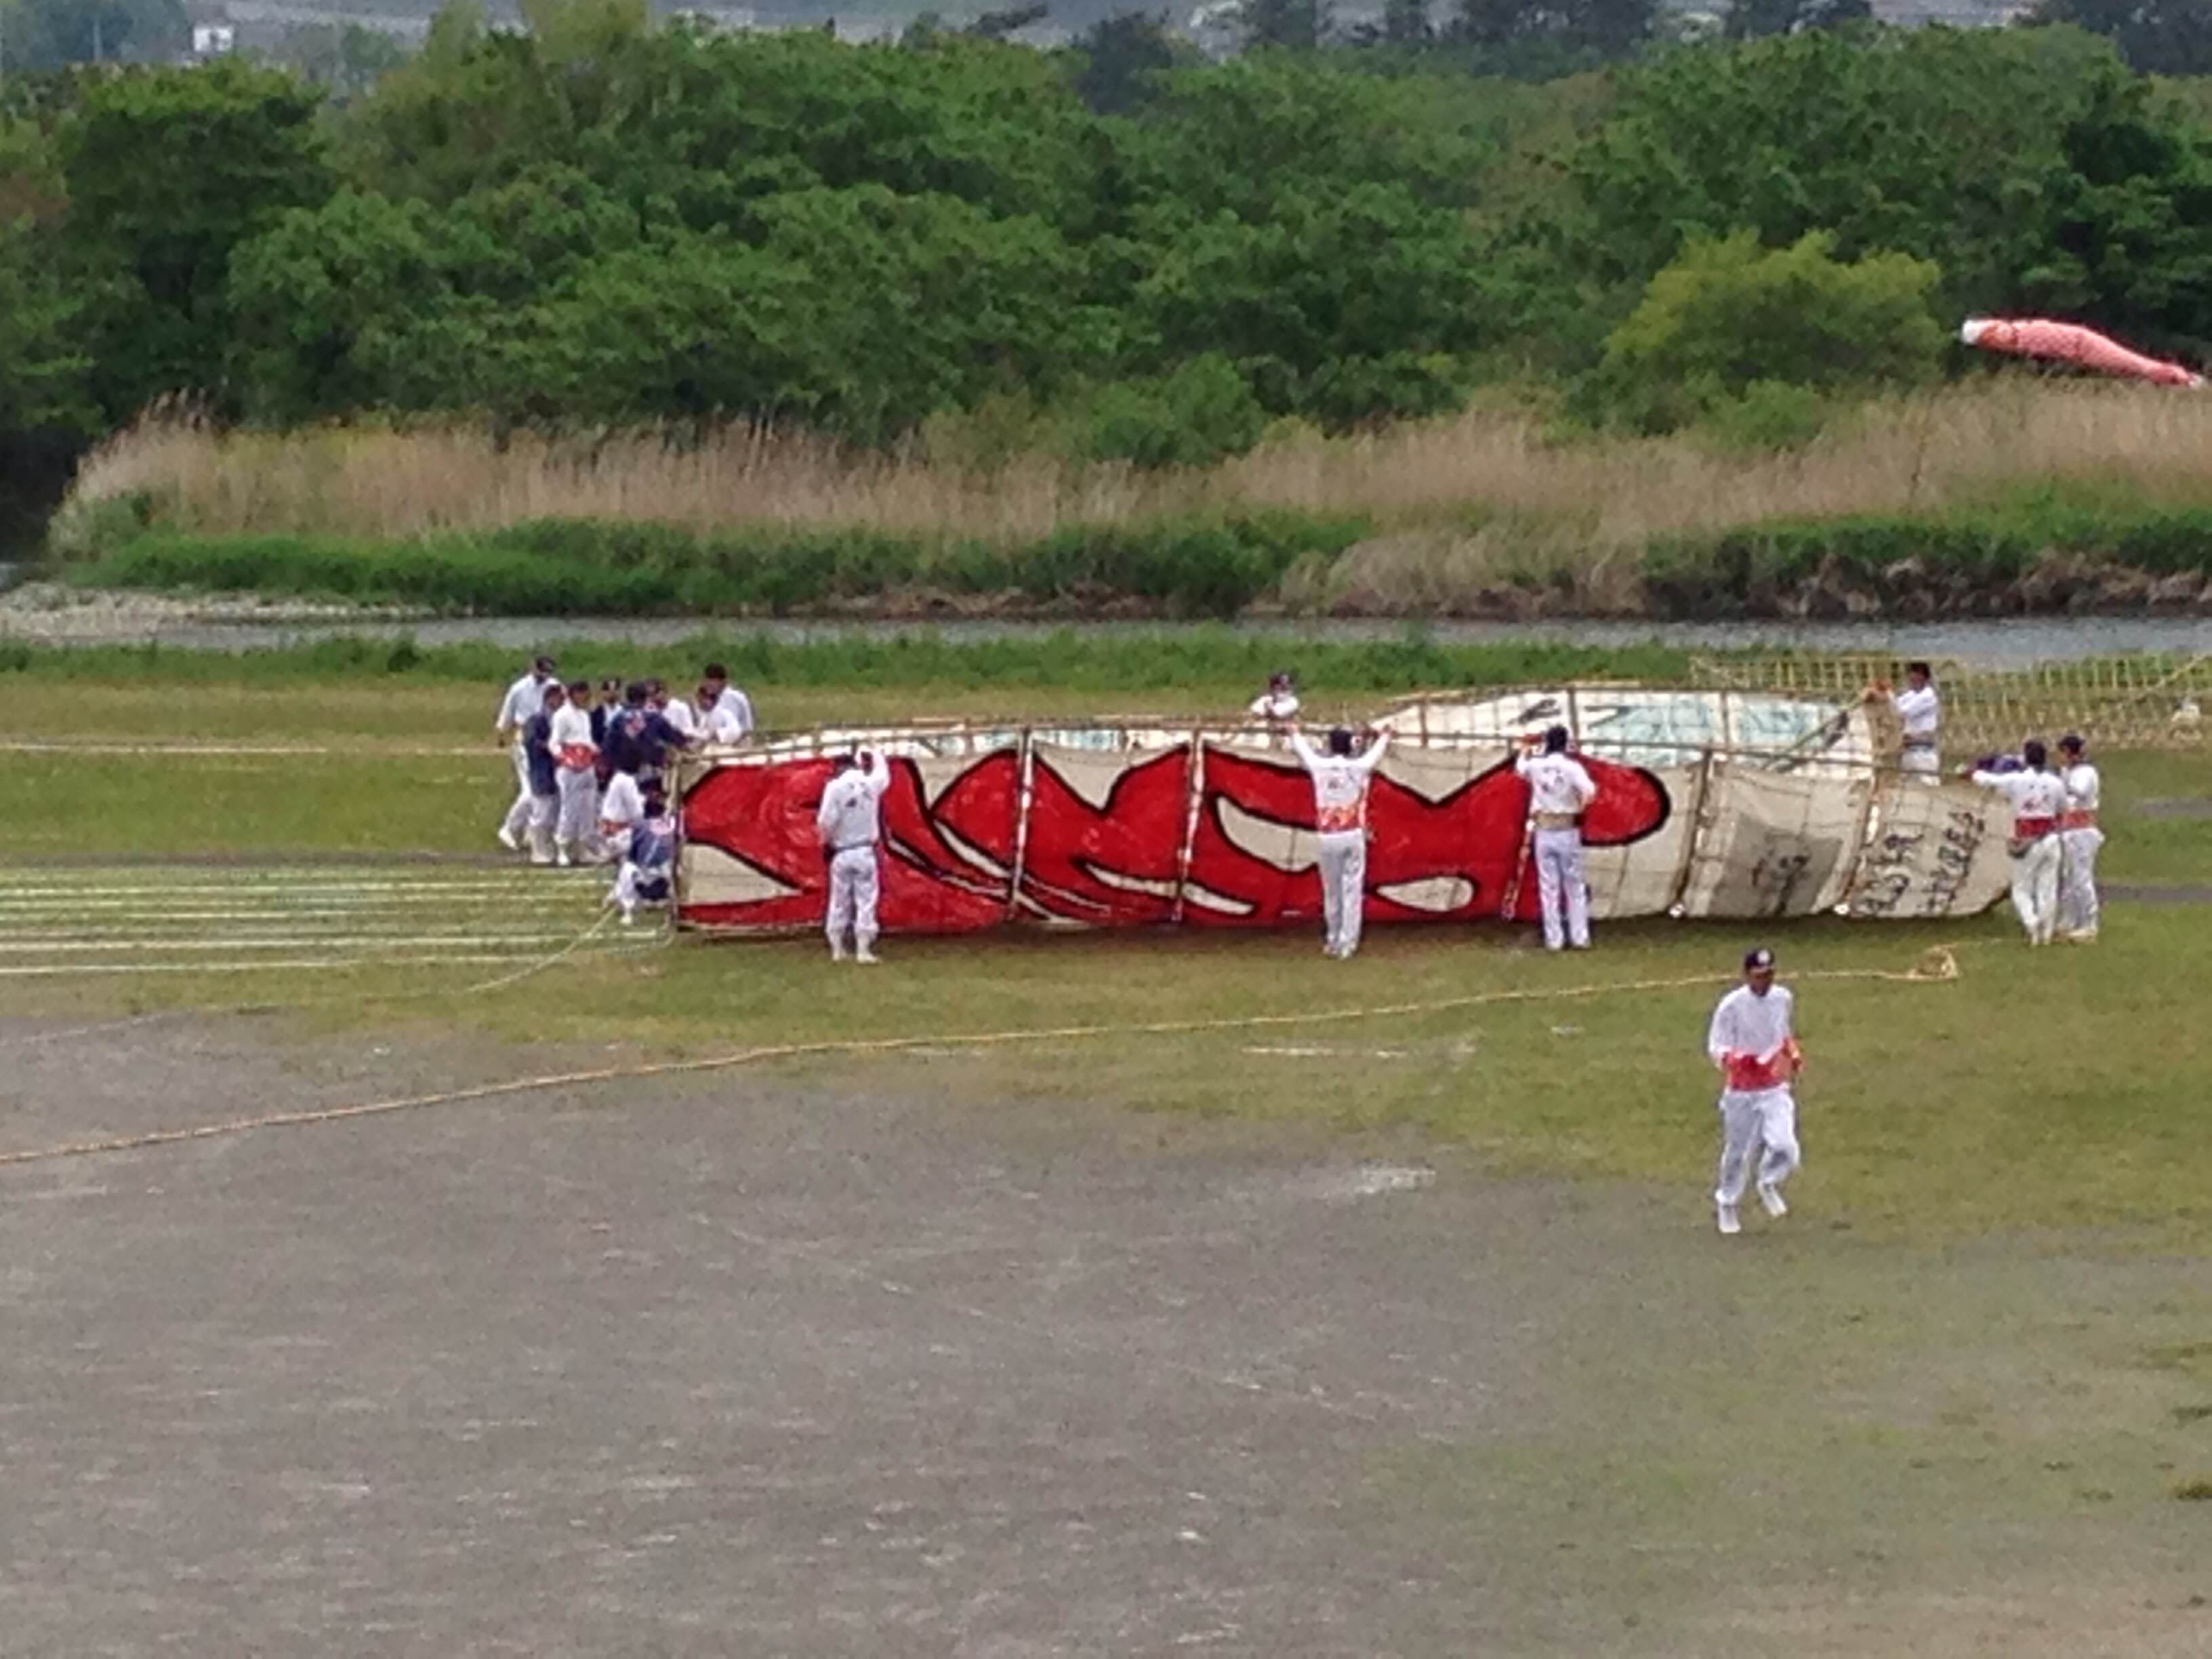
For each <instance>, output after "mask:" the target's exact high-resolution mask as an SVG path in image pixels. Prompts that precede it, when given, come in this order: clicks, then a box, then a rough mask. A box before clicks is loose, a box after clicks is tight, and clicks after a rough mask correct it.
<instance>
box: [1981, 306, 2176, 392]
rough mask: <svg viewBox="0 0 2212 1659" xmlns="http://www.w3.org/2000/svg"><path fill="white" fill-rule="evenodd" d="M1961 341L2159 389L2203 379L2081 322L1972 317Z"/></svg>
mask: <svg viewBox="0 0 2212 1659" xmlns="http://www.w3.org/2000/svg"><path fill="white" fill-rule="evenodd" d="M1959 337H1960V339H1962V340H1964V341H1965V342H1966V343H1967V344H1968V345H1970V346H1979V347H1980V348H1981V349H1983V350H1984V351H2006V352H2010V353H2012V354H2013V355H2014V356H2020V357H2048V358H2051V359H2054V360H2055V361H2057V362H2064V363H2078V364H2080V365H2081V367H2082V368H2093V369H2095V370H2097V371H2098V372H2099V373H2100V374H2118V375H2121V376H2124V377H2125V378H2126V379H2129V380H2149V381H2152V382H2153V383H2154V384H2156V385H2159V386H2203V384H2204V377H2203V375H2201V374H2194V373H2192V372H2191V371H2190V370H2189V369H2187V368H2184V367H2183V366H2182V365H2181V364H2179V363H2172V362H2166V361H2165V360H2164V359H2162V358H2159V357H2146V356H2143V355H2142V353H2141V352H2139V351H2130V350H2129V349H2127V347H2125V346H2124V345H2122V344H2121V343H2119V342H2118V340H2114V339H2110V338H2107V337H2106V336H2104V335H2102V334H2100V333H2098V332H2097V331H2096V330H2094V329H2093V328H2084V327H2082V326H2081V325H2080V324H2079V323H2060V322H2053V321H2052V320H2051V319H2048V318H2045V317H2019V318H2003V317H1973V318H1969V319H1967V321H1966V324H1965V325H1963V326H1961V327H1960V330H1959Z"/></svg>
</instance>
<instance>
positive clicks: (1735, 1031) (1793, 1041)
mask: <svg viewBox="0 0 2212 1659" xmlns="http://www.w3.org/2000/svg"><path fill="white" fill-rule="evenodd" d="M1795 1016H1796V1000H1795V999H1794V998H1792V997H1791V995H1790V993H1789V992H1788V991H1786V990H1784V988H1783V987H1780V986H1778V985H1777V984H1776V983H1775V982H1774V952H1773V951H1769V950H1765V949H1763V948H1762V949H1759V950H1756V951H1750V952H1748V953H1747V955H1746V956H1745V957H1744V959H1743V983H1742V984H1741V985H1739V986H1737V987H1735V989H1734V990H1733V991H1730V992H1729V994H1727V995H1726V996H1724V997H1723V998H1722V999H1721V1000H1720V1006H1718V1007H1717V1008H1715V1009H1714V1010H1713V1021H1712V1024H1711V1025H1710V1026H1708V1027H1706V1029H1705V1053H1706V1054H1708V1055H1710V1056H1711V1060H1712V1062H1713V1064H1714V1065H1716V1066H1718V1067H1720V1072H1721V1076H1722V1077H1723V1079H1726V1080H1725V1082H1724V1083H1723V1085H1722V1088H1721V1099H1720V1112H1721V1168H1720V1183H1719V1185H1718V1186H1717V1187H1716V1188H1714V1189H1713V1217H1714V1219H1715V1221H1716V1223H1717V1225H1719V1227H1720V1230H1721V1231H1723V1233H1735V1232H1741V1231H1742V1224H1741V1222H1740V1221H1738V1220H1737V1218H1736V1206H1737V1205H1738V1204H1739V1203H1741V1201H1742V1200H1743V1188H1744V1183H1745V1182H1746V1180H1747V1178H1748V1176H1750V1173H1751V1151H1752V1148H1753V1146H1755V1145H1764V1146H1765V1149H1766V1150H1765V1152H1763V1153H1762V1154H1761V1155H1760V1158H1759V1207H1760V1208H1762V1209H1764V1210H1765V1212H1766V1213H1767V1214H1769V1215H1770V1216H1772V1217H1774V1218H1777V1219H1780V1218H1782V1217H1784V1216H1785V1215H1788V1214H1789V1213H1790V1206H1788V1205H1787V1204H1785V1203H1784V1202H1783V1201H1782V1183H1783V1182H1784V1181H1787V1180H1788V1179H1789V1178H1790V1175H1791V1173H1792V1172H1793V1171H1794V1170H1796V1168H1797V1166H1798V1165H1799V1164H1801V1163H1802V1162H1803V1161H1804V1158H1803V1154H1802V1152H1799V1150H1798V1146H1797V1097H1796V1096H1795V1095H1794V1094H1792V1093H1791V1092H1790V1084H1791V1082H1792V1080H1793V1079H1796V1075H1797V1073H1799V1072H1800V1071H1802V1069H1803V1068H1804V1063H1805V1056H1804V1052H1803V1050H1802V1049H1801V1048H1798V1046H1797V1035H1796V1028H1795V1024H1794V1020H1795Z"/></svg>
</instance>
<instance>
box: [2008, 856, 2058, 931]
mask: <svg viewBox="0 0 2212 1659" xmlns="http://www.w3.org/2000/svg"><path fill="white" fill-rule="evenodd" d="M2062 862H2063V854H2062V853H2061V849H2060V848H2059V844H2058V837H2057V835H2056V834H2052V835H2048V836H2038V837H2037V839H2036V842H2035V844H2034V845H2033V847H2031V848H2028V849H2027V851H2026V852H2025V853H2022V854H2021V855H2020V856H2019V857H2018V858H2016V859H2015V860H2013V861H2012V908H2014V909H2015V910H2017V911H2019V912H2020V925H2021V927H2025V928H2027V942H2028V943H2029V944H2030V945H2048V944H2050V943H2051V932H2052V930H2053V929H2054V928H2056V927H2057V925H2058V872H2059V866H2060V865H2061V863H2062Z"/></svg>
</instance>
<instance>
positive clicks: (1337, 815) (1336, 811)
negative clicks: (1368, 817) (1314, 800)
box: [1314, 796, 1366, 836]
mask: <svg viewBox="0 0 2212 1659" xmlns="http://www.w3.org/2000/svg"><path fill="white" fill-rule="evenodd" d="M1365 804H1366V798H1365V797H1364V796H1362V797H1361V798H1360V799H1358V800H1354V801H1347V802H1346V803H1345V804H1344V805H1341V806H1323V807H1321V808H1319V809H1317V810H1316V812H1315V814H1314V819H1315V827H1316V829H1319V830H1320V831H1321V833H1322V835H1324V836H1336V835H1341V834H1343V833H1344V831H1346V830H1347V829H1358V828H1359V827H1360V823H1359V809H1360V808H1361V807H1362V806H1363V805H1365Z"/></svg>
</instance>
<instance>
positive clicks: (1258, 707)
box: [1251, 668, 1298, 722]
mask: <svg viewBox="0 0 2212 1659" xmlns="http://www.w3.org/2000/svg"><path fill="white" fill-rule="evenodd" d="M1251 714H1252V717H1253V718H1254V719H1255V720H1269V721H1277V722H1279V721H1283V720H1296V719H1297V714H1298V686H1297V679H1296V678H1295V677H1293V676H1292V674H1291V671H1290V670H1289V669H1287V668H1285V669H1283V670H1281V671H1279V672H1276V673H1273V674H1270V675H1268V676H1267V690H1265V691H1262V692H1261V694H1260V695H1259V696H1256V697H1255V698H1253V699H1252V708H1251Z"/></svg>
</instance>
